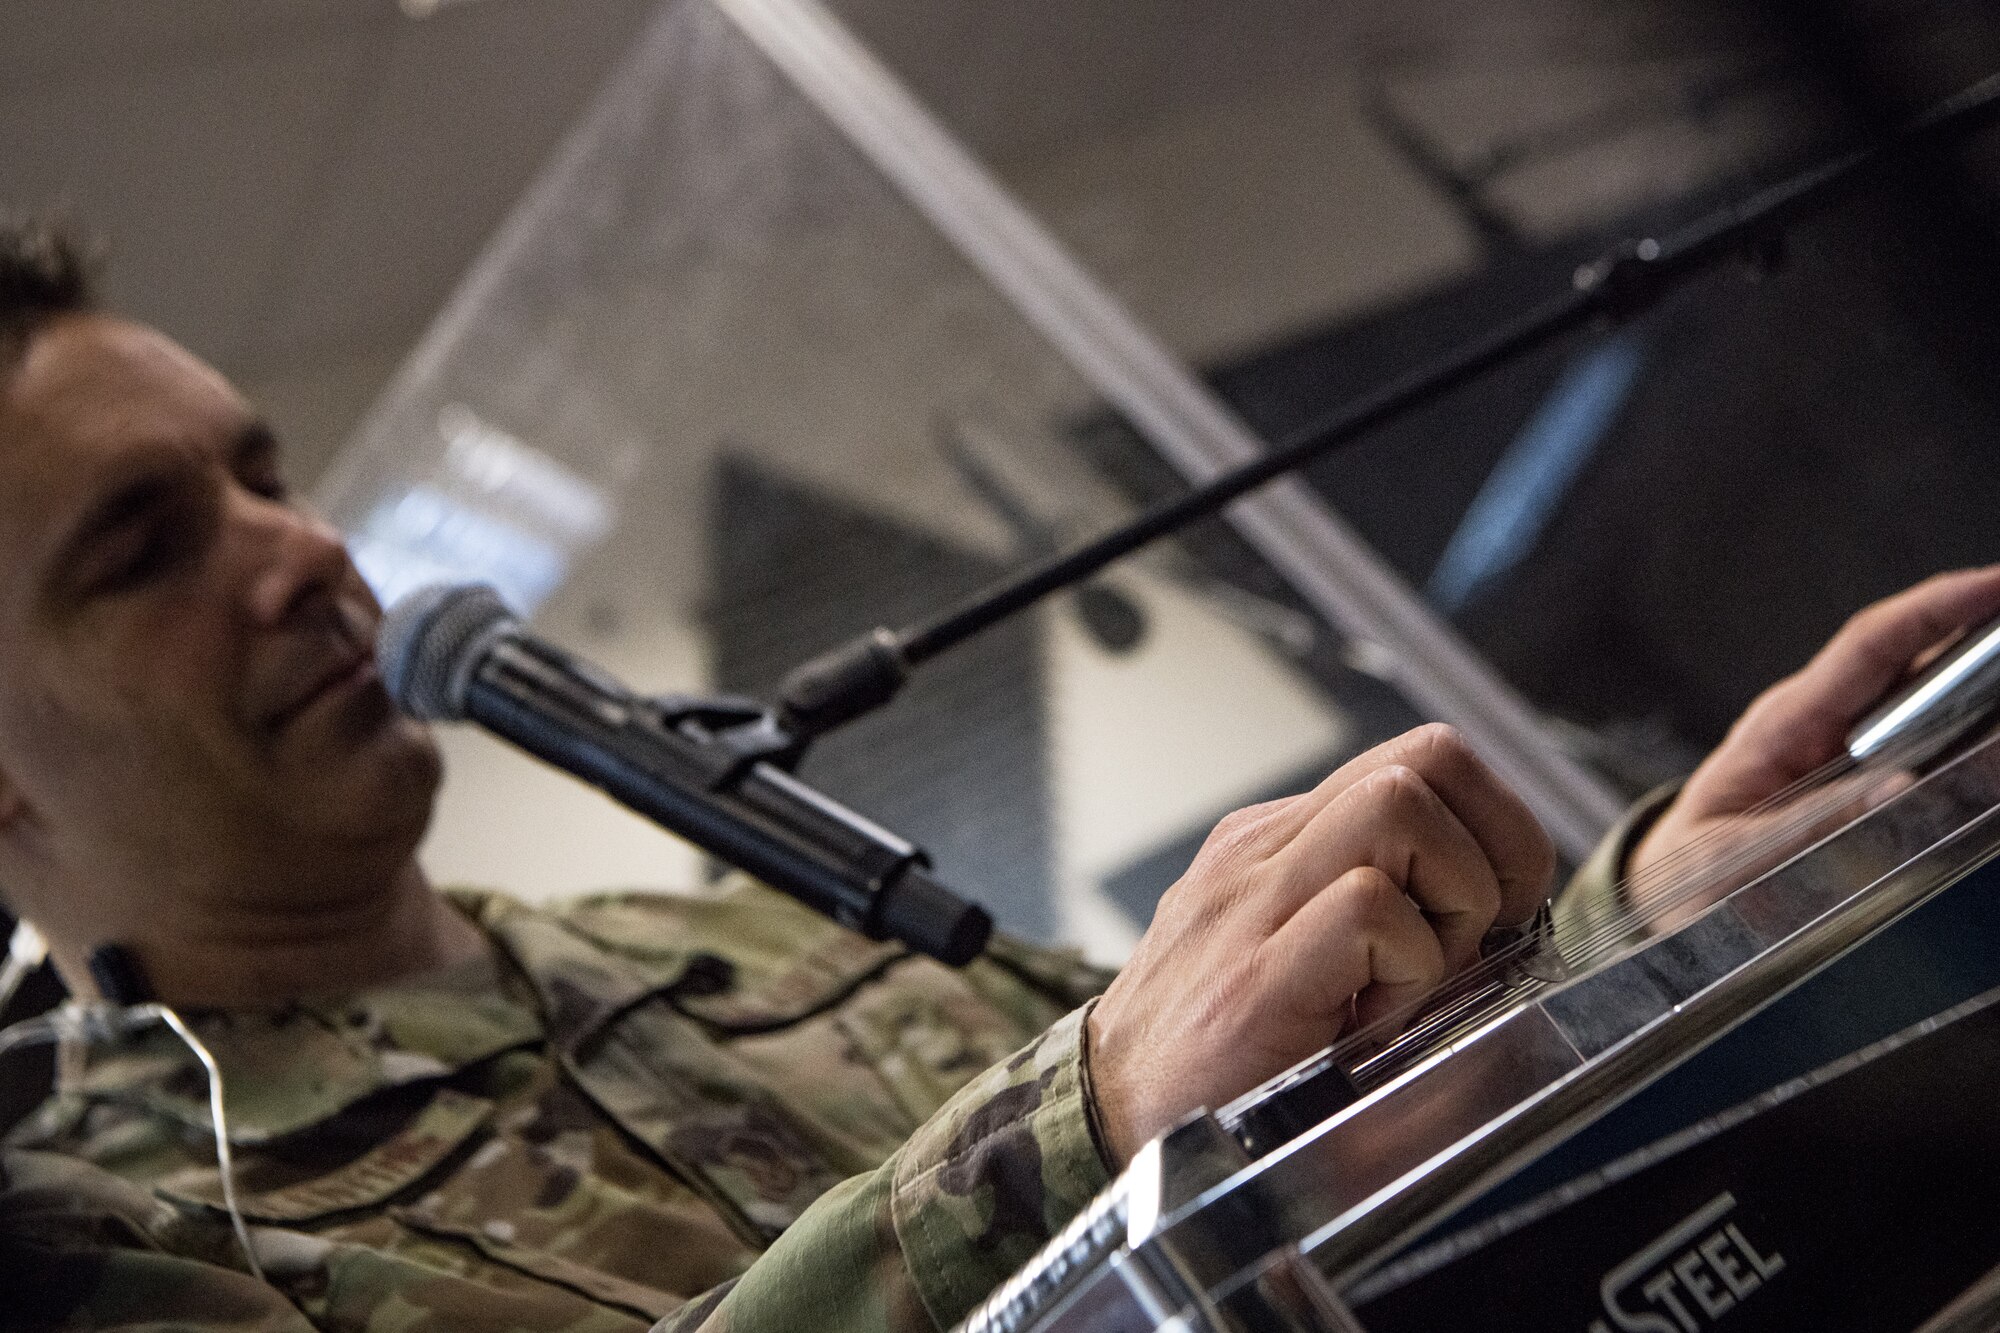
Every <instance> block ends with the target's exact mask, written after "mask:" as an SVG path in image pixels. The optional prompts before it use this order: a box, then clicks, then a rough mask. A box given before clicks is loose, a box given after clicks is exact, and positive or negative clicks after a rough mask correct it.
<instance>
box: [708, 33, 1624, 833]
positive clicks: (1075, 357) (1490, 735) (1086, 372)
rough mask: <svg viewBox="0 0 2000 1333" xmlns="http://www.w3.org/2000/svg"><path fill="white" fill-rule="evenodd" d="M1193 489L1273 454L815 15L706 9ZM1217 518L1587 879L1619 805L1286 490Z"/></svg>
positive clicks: (1420, 610) (1297, 491)
mask: <svg viewBox="0 0 2000 1333" xmlns="http://www.w3.org/2000/svg"><path fill="white" fill-rule="evenodd" d="M710 2H711V3H713V4H714V5H715V7H716V9H717V10H719V11H720V12H721V13H722V14H723V15H725V16H726V17H727V18H728V19H729V20H730V21H731V22H732V23H733V24H735V26H736V27H737V28H738V29H740V30H741V31H742V32H743V34H744V35H745V36H746V37H748V38H749V39H750V41H751V42H753V43H754V44H755V45H756V46H757V47H758V49H759V50H761V51H762V52H763V53H764V54H765V55H766V56H767V57H768V58H769V59H770V60H771V61H772V63H773V64H774V65H776V66H777V67H778V69H779V70H780V71H782V72H783V73H784V74H785V76H786V77H787V78H788V79H790V80H791V82H792V84H793V85H794V86H795V87H797V88H798V90H799V91H800V92H801V93H803V94H804V95H805V96H806V97H807V98H809V99H810V100H811V101H812V103H813V104H814V105H815V106H817V107H818V108H819V110H820V111H821V113H822V114H824V115H825V116H826V117H827V119H828V120H829V121H831V122H832V123H833V124H834V125H835V126H836V127H838V128H839V129H840V131H841V132H842V133H843V134H844V135H845V136H846V137H847V139H848V141H849V142H851V143H852V144H853V145H854V147H855V148H856V149H857V150H858V151H859V152H861V153H862V155H863V156H865V157H866V158H867V159H868V160H869V161H870V162H871V163H873V164H874V166H875V167H876V169H877V170H879V171H880V172H882V174H883V175H884V176H885V177H887V178H888V180H889V182H890V183H891V184H892V185H893V186H894V187H895V188H896V189H897V190H898V191H900V192H901V193H902V195H903V196H904V197H905V198H907V199H908V200H909V201H910V203H911V204H912V205H913V206H915V207H916V208H917V210H918V211H919V212H921V213H922V214H923V215H924V216H925V217H926V218H928V219H929V220H930V222H931V224H932V225H933V226H935V227H936V228H937V229H938V231H939V232H940V233H941V234H942V235H943V236H944V237H945V238H946V239H947V240H949V241H950V242H951V243H952V244H953V245H954V246H955V247H956V248H957V249H958V251H959V252H960V253H961V254H962V255H964V257H965V258H966V259H967V261H968V262H970V263H971V264H972V265H973V266H974V267H975V268H976V269H978V270H979V272H981V273H982V274H984V275H985V277H986V279H987V280H988V281H989V282H991V283H992V284H993V285H994V287H995V288H997V289H998V290H999V291H1000V292H1001V294H1002V295H1004V296H1005V297H1006V298H1007V299H1008V300H1009V301H1011V302H1012V303H1013V304H1014V306H1015V307H1016V308H1017V309H1019V310H1020V312H1021V314H1022V315H1023V316H1024V317H1025V318H1026V319H1027V321H1028V322H1029V324H1030V325H1031V326H1032V327H1034V328H1035V329H1036V330H1037V331H1038V332H1039V333H1040V334H1041V335H1042V336H1043V337H1044V338H1046V339H1047V340H1048V341H1049V342H1050V343H1051V344H1052V345H1053V346H1054V347H1055V348H1056V349H1057V350H1058V351H1059V352H1061V353H1062V354H1063V356H1064V357H1066V358H1067V359H1068V360H1069V362H1070V363H1071V364H1072V365H1073V366H1074V367H1075V368H1076V369H1077V371H1078V372H1079V373H1080V374H1081V375H1082V376H1083V377H1084V379H1085V380H1086V381H1088V382H1089V383H1090V384H1091V386H1092V387H1093V388H1095V389H1096V390H1097V391H1098V392H1099V393H1100V394H1102V395H1103V396H1104V398H1105V399H1106V400H1107V401H1108V402H1110V403H1111V404H1112V405H1113V406H1115V407H1116V408H1117V409H1118V410H1119V411H1120V412H1122V413H1123V414H1124V415H1125V416H1126V417H1127V418H1128V419H1129V420H1130V421H1131V422H1132V424H1133V425H1134V426H1135V427H1137V429H1138V430H1139V431H1140V433H1141V434H1143V435H1144V436H1145V437H1146V439H1147V440H1148V441H1149V442H1150V443H1151V444H1152V445H1153V447H1154V448H1155V449H1157V450H1158V451H1159V453H1160V454H1161V456H1162V457H1164V458H1165V459H1166V460H1167V461H1168V462H1169V463H1171V464H1172V465H1173V466H1174V467H1175V468H1176V469H1177V470H1178V471H1179V472H1180V473H1181V475H1182V476H1183V477H1185V478H1186V479H1187V480H1188V481H1190V482H1191V483H1195V484H1199V483H1201V482H1203V481H1206V480H1208V479H1210V478H1212V477H1214V476H1215V475H1217V474H1218V473H1220V472H1222V471H1224V470H1225V469H1227V468H1230V467H1233V466H1236V465H1238V464H1241V463H1243V462H1246V461H1248V460H1250V459H1254V458H1256V457H1258V456H1259V455H1261V454H1263V453H1265V452H1266V451H1267V446H1266V444H1265V442H1264V441H1263V440H1261V439H1260V438H1259V437H1258V436H1257V434H1256V433H1255V432H1254V431H1252V430H1251V429H1250V428H1249V426H1248V425H1246V424H1245V423H1244V422H1243V420H1242V419H1241V418H1240V417H1238V416H1237V415H1236V414H1235V413H1234V412H1232V411H1231V410H1230V409H1229V407H1228V406H1227V405H1226V404H1224V403H1223V402H1222V401H1221V400H1220V399H1219V398H1217V397H1216V395H1215V394H1214V393H1213V392H1211V391H1210V390H1209V389H1208V388H1207V386H1205V385H1204V384H1202V382H1201V381H1200V380H1199V379H1198V378H1197V377H1196V376H1195V375H1194V374H1193V373H1192V372H1191V371H1190V370H1189V368H1188V367H1187V366H1186V365H1184V364H1183V363H1182V362H1181V361H1180V360H1179V359H1178V358H1176V357H1175V356H1174V355H1173V354H1172V353H1171V352H1169V351H1168V350H1167V349H1166V348H1165V347H1163V346H1162V345H1161V344H1160V343H1159V341H1158V340H1157V339H1156V338H1154V337H1153V336H1152V334H1151V333H1149V332H1148V331H1147V330H1146V329H1145V328H1144V327H1143V326H1142V325H1141V324H1140V323H1139V321H1138V320H1137V319H1136V318H1135V317H1134V316H1133V315H1132V314H1131V312H1130V311H1128V310H1126V309H1125V307H1124V306H1123V305H1122V304H1121V303H1120V302H1119V301H1118V300H1117V299H1116V298H1115V297H1113V296H1112V295H1111V293H1110V292H1108V291H1107V290H1105V288H1104V286H1103V285H1102V284H1101V283H1100V282H1098V281H1097V279H1096V277H1095V276H1094V275H1092V274H1091V273H1090V272H1089V271H1088V270H1087V269H1086V268H1084V266H1083V265H1082V264H1080V263H1079V262H1078V261H1077V260H1076V259H1075V258H1074V257H1073V256H1072V255H1071V254H1070V253H1069V252H1068V250H1066V249H1065V248H1064V247H1063V246H1062V244H1061V243H1060V242H1058V241H1057V240H1056V239H1055V238H1054V237H1053V236H1051V235H1050V234H1049V233H1048V231H1047V230H1046V229H1045V228H1044V227H1043V226H1042V225H1041V223H1040V222H1039V221H1038V220H1037V219H1036V218H1035V217H1034V216H1033V214H1031V213H1030V212H1029V211H1028V209H1027V208H1026V207H1025V206H1023V205H1022V204H1021V203H1020V202H1019V201H1018V200H1017V199H1015V198H1014V196H1013V195H1012V194H1011V193H1010V192H1009V191H1008V190H1007V188H1006V187H1005V186H1004V185H1002V184H1001V183H1000V182H999V181H998V180H996V179H995V178H994V177H993V175H992V173H990V172H988V171H987V170H986V169H985V167H984V166H982V165H981V164H980V163H979V162H978V161H977V160H976V159H975V158H974V157H973V156H972V155H971V154H970V153H969V152H968V151H967V150H966V149H965V148H964V147H963V146H962V145H960V144H959V142H958V141H957V140H956V139H955V138H954V137H952V135H951V134H950V132H949V131H947V130H946V129H945V128H944V127H943V126H942V125H940V124H939V123H938V122H937V120H936V119H935V118H934V117H933V116H932V115H931V114H930V113H929V111H927V110H926V109H925V108H924V106H923V105H922V104H921V103H920V102H918V101H917V99H916V98H915V96H914V95H913V94H911V93H910V91H909V90H908V89H907V88H905V87H903V85H902V84H901V83H900V82H899V81H897V79H896V78H895V76H894V75H892V74H891V73H890V72H889V71H888V70H887V69H886V68H884V67H883V66H882V64H881V63H880V62H879V61H877V60H876V59H875V58H874V56H873V55H871V54H870V53H869V52H868V50H867V49H866V48H865V47H864V46H862V44H861V43H860V42H859V41H858V40H857V39H856V38H855V37H854V36H853V35H852V34H851V33H849V32H848V31H847V29H846V28H845V27H843V26H842V25H841V24H840V22H839V21H838V20H837V19H835V18H834V17H833V16H832V15H831V14H830V13H828V12H827V11H826V10H825V9H824V8H823V7H822V6H821V5H820V4H818V3H816V0H710ZM1225 516H1226V517H1227V518H1228V520H1229V521H1230V523H1231V524H1232V525H1233V526H1234V527H1235V528H1236V529H1237V531H1238V532H1239V533H1240V534H1241V535H1242V536H1243V538H1244V539H1245V540H1246V541H1248V542H1249V543H1250V545H1251V546H1252V547H1253V548H1254V549H1255V550H1256V551H1257V552H1258V553H1259V554H1260V555H1262V556H1263V558H1264V559H1265V560H1267V561H1268V562H1270V564H1271V565H1272V566H1273V567H1275V568H1276V569H1277V570H1278V571H1279V572H1280V573H1281V574H1282V575H1283V576H1284V577H1285V578H1286V580H1287V581H1288V582H1290V584H1291V585H1292V587H1293V588H1294V589H1295V590H1296V591H1297V592H1298V593H1299V595H1300V596H1302V597H1303V598H1304V599H1305V600H1306V601H1307V603H1308V604H1310V605H1311V606H1312V607H1313V608H1314V610H1316V611H1318V612H1319V613H1320V614H1321V615H1322V616H1324V617H1326V619H1327V620H1328V622H1329V623H1331V624H1332V625H1334V626H1335V627H1336V628H1338V629H1339V630H1340V632H1341V633H1343V634H1345V635H1347V636H1349V637H1350V638H1352V639H1355V640H1359V641H1361V642H1365V643H1371V644H1375V645H1377V646H1379V647H1381V648H1382V649H1385V650H1386V652H1387V655H1388V657H1389V659H1390V660H1391V661H1392V662H1393V663H1394V667H1393V671H1394V676H1395V684H1396V686H1397V687H1398V689H1400V690H1401V691H1402V692H1403V693H1404V694H1405V695H1406V696H1407V697H1408V698H1409V700H1410V702H1411V703H1412V704H1413V705H1415V707H1416V708H1417V709H1418V711H1420V712H1422V713H1423V714H1425V715H1426V716H1428V717H1432V718H1436V719H1437V720H1439V721H1443V722H1449V723H1451V724H1452V725H1453V726H1456V727H1457V728H1458V729H1459V730H1460V731H1462V732H1463V733H1464V734H1465V736H1466V739H1467V740H1468V741H1470V742H1471V744H1472V745H1473V747H1474V748H1475V749H1476V750H1477V751H1478V752H1479V754H1480V755H1481V757H1482V758H1484V759H1485V760H1486V762H1487V763H1488V764H1490V765H1491V766H1492V768H1493V770H1494V771H1495V772H1496V773H1497V774H1498V775H1499V776H1500V778H1501V779H1502V780H1503V781H1505V782H1507V783H1508V784H1509V785H1510V786H1512V787H1513V788H1514V789H1515V790H1516V791H1517V792H1519V793H1520V795H1521V798H1522V799H1523V800H1525V801H1526V802H1527V803H1528V806H1529V807H1530V808H1531V809H1532V810H1533V811H1534V812H1535V814H1536V816H1537V817H1538V818H1540V819H1541V821H1542V823H1543V825H1544V826H1545V827H1546V828H1547V829H1548V831H1549V835H1550V836H1551V837H1552V838H1553V839H1554V840H1555V843H1556V845H1557V847H1558V848H1560V849H1561V851H1562V853H1563V854H1564V856H1566V857H1567V858H1569V859H1570V860H1572V861H1580V860H1582V859H1583V858H1584V857H1585V856H1586V855H1588V854H1589V852H1590V850H1591V848H1592V847H1594V846H1595V845H1596V843H1597V841H1598V839H1599V838H1600V837H1601V836H1602V835H1603V833H1604V831H1605V830H1606V829H1607V828H1609V827H1610V826H1611V824H1612V822H1613V821H1614V820H1616V819H1617V817H1618V815H1619V812H1620V811H1621V809H1622V808H1623V805H1624V802H1623V800H1622V799H1621V798H1620V797H1619V796H1618V795H1617V793H1615V792H1614V791H1613V790H1612V789H1611V788H1610V787H1609V786H1608V785H1607V784H1606V783H1604V782H1603V781H1602V780H1601V779H1599V778H1598V777H1597V776H1596V775H1594V774H1593V773H1591V772H1590V771H1589V770H1588V769H1586V768H1585V767H1584V766H1583V765H1581V764H1579V763H1578V762H1577V761H1576V760H1574V759H1572V758H1571V757H1570V756H1569V755H1568V754H1566V753H1565V752H1563V751H1562V750H1561V749H1560V748H1559V747H1558V746H1557V745H1556V743H1555V742H1554V740H1553V739H1552V738H1551V736H1550V735H1549V732H1548V730H1547V729H1546V728H1545V727H1544V726H1543V725H1542V723H1541V721H1540V719H1539V718H1538V717H1537V716H1536V714H1535V712H1534V710H1533V709H1532V708H1531V707H1530V706H1529V705H1528V704H1527V702H1526V701H1524V700H1523V699H1521V697H1520V696H1519V695H1517V694H1515V693H1514V691H1513V690H1512V689H1511V688H1510V687H1509V686H1508V685H1507V684H1506V683H1505V682H1504V681H1502V680H1501V679H1500V678H1499V677H1498V676H1497V675H1495V674H1494V672H1493V670H1492V668H1491V667H1489V666H1488V665H1487V663H1486V662H1485V661H1484V660H1483V659H1482V658H1481V657H1480V656H1479V654H1478V653H1476V652H1475V651H1474V650H1473V649H1472V648H1471V646H1470V645H1468V644H1467V643H1465V641H1464V640H1462V639H1461V638H1459V636H1458V634H1457V633H1456V632H1455V631H1454V630H1453V629H1452V628H1451V627H1450V626H1449V625H1447V624H1446V623H1445V622H1444V621H1443V620H1442V619H1440V618H1439V617H1438V616H1437V615H1435V614H1434V613H1433V612H1432V611H1431V609H1430V608H1429V607H1428V606H1427V605H1425V604H1424V602H1423V601H1422V599H1421V598H1420V597H1418V595H1417V594H1416V593H1415V592H1414V591H1412V590H1411V589H1410V588H1409V586H1408V585H1406V584H1405V583H1404V582H1403V580H1402V579H1401V578H1400V577H1399V576H1398V575H1397V574H1396V573H1395V571H1394V570H1392V569H1390V568H1389V566H1388V565H1387V564H1386V563H1384V561H1383V560H1382V558H1381V557H1380V556H1379V555H1377V554H1376V553H1375V551H1374V550H1373V549H1372V548H1370V547H1369V545H1368V544H1367V543H1366V542H1365V541H1363V540H1362V538H1361V537H1360V535H1359V534H1358V533H1356V532H1355V531H1354V530H1353V529H1352V528H1351V527H1349V526H1348V525H1347V524H1346V523H1345V522H1344V521H1342V520H1341V519H1340V518H1339V517H1338V516H1337V515H1336V514H1334V513H1333V512H1332V510H1331V509H1329V508H1328V506H1327V505H1326V504H1325V502H1324V501H1322V500H1321V499H1320V498H1319V497H1318V496H1317V495H1315V494H1314V493H1313V491H1312V490H1311V489H1310V488H1309V487H1308V486H1307V485H1306V484H1305V483H1304V482H1302V481H1300V480H1299V479H1298V478H1296V477H1286V478H1280V479H1279V480H1277V481H1274V482H1272V483H1270V484H1269V485H1268V486H1266V487H1264V488H1263V489H1262V490H1260V491H1259V492H1257V493H1256V494H1253V495H1250V496H1247V497H1245V498H1244V499H1242V500H1239V501H1237V502H1236V503H1235V504H1234V505H1233V506H1231V507H1230V509H1229V510H1227V511H1226V514H1225Z"/></svg>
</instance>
